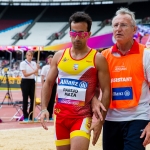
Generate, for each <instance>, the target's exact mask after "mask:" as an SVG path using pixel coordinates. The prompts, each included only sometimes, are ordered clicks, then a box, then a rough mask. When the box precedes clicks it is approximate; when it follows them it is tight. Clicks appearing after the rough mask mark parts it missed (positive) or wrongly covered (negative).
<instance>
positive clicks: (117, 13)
mask: <svg viewBox="0 0 150 150" xmlns="http://www.w3.org/2000/svg"><path fill="white" fill-rule="evenodd" d="M120 14H121V15H125V14H128V15H130V16H131V19H132V24H133V26H136V21H135V15H134V12H132V11H130V10H129V9H128V8H123V7H122V8H120V9H119V10H117V11H116V15H115V16H114V17H113V19H114V18H115V17H116V16H117V15H120ZM113 19H112V20H113Z"/></svg>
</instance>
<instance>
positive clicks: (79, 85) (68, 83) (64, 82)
mask: <svg viewBox="0 0 150 150" xmlns="http://www.w3.org/2000/svg"><path fill="white" fill-rule="evenodd" d="M59 85H61V86H73V87H77V88H83V89H86V88H87V87H88V83H87V82H85V81H82V80H76V79H65V78H61V79H60V83H59Z"/></svg>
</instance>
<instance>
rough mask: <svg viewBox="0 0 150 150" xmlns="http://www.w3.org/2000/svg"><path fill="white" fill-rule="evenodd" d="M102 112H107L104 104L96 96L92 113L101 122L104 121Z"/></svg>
mask: <svg viewBox="0 0 150 150" xmlns="http://www.w3.org/2000/svg"><path fill="white" fill-rule="evenodd" d="M101 110H103V111H106V109H105V107H104V106H103V104H102V103H101V102H100V101H99V100H98V99H97V98H96V96H94V97H93V99H92V112H93V113H94V115H95V117H96V118H97V119H100V120H101V121H103V116H102V114H101Z"/></svg>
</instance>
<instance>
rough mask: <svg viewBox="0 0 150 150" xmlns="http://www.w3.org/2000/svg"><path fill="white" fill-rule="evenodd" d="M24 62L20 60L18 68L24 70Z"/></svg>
mask: <svg viewBox="0 0 150 150" xmlns="http://www.w3.org/2000/svg"><path fill="white" fill-rule="evenodd" d="M25 66H26V65H25V63H24V62H21V63H20V70H26V67H25Z"/></svg>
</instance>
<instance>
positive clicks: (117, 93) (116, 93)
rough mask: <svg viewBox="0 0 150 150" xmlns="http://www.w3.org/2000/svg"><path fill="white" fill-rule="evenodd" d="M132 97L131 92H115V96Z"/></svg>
mask: <svg viewBox="0 0 150 150" xmlns="http://www.w3.org/2000/svg"><path fill="white" fill-rule="evenodd" d="M123 95H124V96H130V91H128V90H126V91H125V92H113V96H123Z"/></svg>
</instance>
